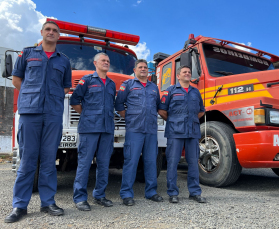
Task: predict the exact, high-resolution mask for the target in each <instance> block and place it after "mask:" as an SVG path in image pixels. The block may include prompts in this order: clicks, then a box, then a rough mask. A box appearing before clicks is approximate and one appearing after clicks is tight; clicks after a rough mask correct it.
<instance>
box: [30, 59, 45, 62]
mask: <svg viewBox="0 0 279 229" xmlns="http://www.w3.org/2000/svg"><path fill="white" fill-rule="evenodd" d="M30 61H42V58H29V59H27V62H30Z"/></svg>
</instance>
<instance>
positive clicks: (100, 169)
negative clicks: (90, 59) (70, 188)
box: [70, 53, 116, 211]
mask: <svg viewBox="0 0 279 229" xmlns="http://www.w3.org/2000/svg"><path fill="white" fill-rule="evenodd" d="M94 65H95V67H96V71H95V72H94V74H90V75H86V76H84V77H82V79H81V80H80V81H79V84H78V86H77V87H76V90H75V91H74V93H73V95H72V96H71V102H70V103H71V105H72V107H73V108H74V109H75V111H77V112H78V113H80V114H81V115H80V120H79V124H78V133H79V140H80V143H79V146H78V168H77V173H76V178H75V182H74V196H73V199H74V202H75V204H76V207H77V208H78V209H79V210H81V211H90V210H91V208H90V205H89V204H88V202H87V181H88V174H89V169H90V166H91V162H92V160H93V158H94V155H95V152H96V160H97V170H96V185H95V189H94V191H93V197H94V201H95V202H96V203H98V204H100V205H103V206H105V207H110V206H112V205H113V203H112V201H110V200H108V199H106V197H105V190H106V187H107V184H108V175H109V162H110V157H111V154H112V152H113V140H114V113H113V111H114V101H115V95H116V88H115V83H114V82H113V81H112V80H111V79H110V78H108V77H107V76H106V74H107V72H108V70H109V67H110V60H109V57H108V55H107V54H105V53H98V54H97V55H96V56H95V57H94Z"/></svg>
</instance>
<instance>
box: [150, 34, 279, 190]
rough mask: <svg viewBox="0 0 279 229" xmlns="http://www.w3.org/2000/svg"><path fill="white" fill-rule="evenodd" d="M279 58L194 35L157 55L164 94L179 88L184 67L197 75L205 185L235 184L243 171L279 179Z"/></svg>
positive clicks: (250, 48) (157, 74)
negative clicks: (261, 171) (178, 72)
mask: <svg viewBox="0 0 279 229" xmlns="http://www.w3.org/2000/svg"><path fill="white" fill-rule="evenodd" d="M278 60H279V57H278V56H276V55H273V54H270V53H267V52H264V51H261V50H258V49H255V48H252V47H248V46H245V45H242V44H238V43H235V42H231V41H227V40H222V39H216V38H210V37H204V36H198V37H194V35H193V34H190V36H189V39H188V40H187V41H186V42H185V44H184V47H183V49H182V50H180V51H178V52H176V53H175V54H173V55H167V54H164V53H157V54H155V55H154V61H155V62H156V65H157V67H156V77H157V84H158V87H159V90H160V93H161V95H162V93H163V92H164V90H166V89H167V88H168V87H169V86H170V85H174V84H176V83H177V78H176V70H177V69H178V67H179V66H181V65H186V66H189V67H190V68H191V70H192V80H191V86H193V87H196V88H198V89H199V91H200V93H201V96H202V98H203V102H204V106H205V108H206V114H205V116H204V117H202V118H201V119H200V123H201V132H202V137H201V139H200V159H199V169H200V182H201V183H203V184H206V185H210V186H215V187H222V186H227V185H230V184H233V183H234V182H236V180H237V179H238V177H239V175H240V173H241V170H242V168H272V170H273V171H274V172H275V173H276V174H277V175H278V174H279V93H278V89H279V70H278V69H275V64H276V63H277V62H278Z"/></svg>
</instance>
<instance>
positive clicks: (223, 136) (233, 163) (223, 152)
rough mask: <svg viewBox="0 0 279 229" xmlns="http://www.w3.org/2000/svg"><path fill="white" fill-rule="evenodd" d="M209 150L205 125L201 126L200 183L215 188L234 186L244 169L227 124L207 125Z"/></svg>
mask: <svg viewBox="0 0 279 229" xmlns="http://www.w3.org/2000/svg"><path fill="white" fill-rule="evenodd" d="M206 129H207V131H206V132H207V138H208V149H207V150H205V149H206V147H205V124H204V123H203V124H201V139H200V158H199V172H200V183H201V184H204V185H209V186H213V187H224V186H228V185H231V184H233V183H234V182H236V181H237V179H238V177H239V176H240V173H241V170H242V167H241V165H240V164H239V161H238V159H237V155H236V149H235V142H234V139H233V134H234V133H235V131H234V130H233V129H232V128H231V127H230V126H229V125H227V124H225V123H221V122H216V121H210V122H207V123H206Z"/></svg>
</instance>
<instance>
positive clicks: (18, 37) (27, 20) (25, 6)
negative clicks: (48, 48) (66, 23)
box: [0, 0, 46, 50]
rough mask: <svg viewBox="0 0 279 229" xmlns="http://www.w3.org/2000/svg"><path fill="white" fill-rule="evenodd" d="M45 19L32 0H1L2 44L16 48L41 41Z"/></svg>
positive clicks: (0, 31) (0, 36)
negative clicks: (41, 31)
mask: <svg viewBox="0 0 279 229" xmlns="http://www.w3.org/2000/svg"><path fill="white" fill-rule="evenodd" d="M45 19H46V16H44V15H43V14H42V13H41V12H39V11H36V4H35V3H34V2H33V1H32V0H1V2H0V28H1V29H0V41H1V43H0V45H1V46H2V47H7V48H11V49H14V50H22V49H23V48H24V47H26V46H33V45H34V44H35V43H37V42H39V41H41V33H40V30H41V28H42V24H43V23H44V22H45Z"/></svg>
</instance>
